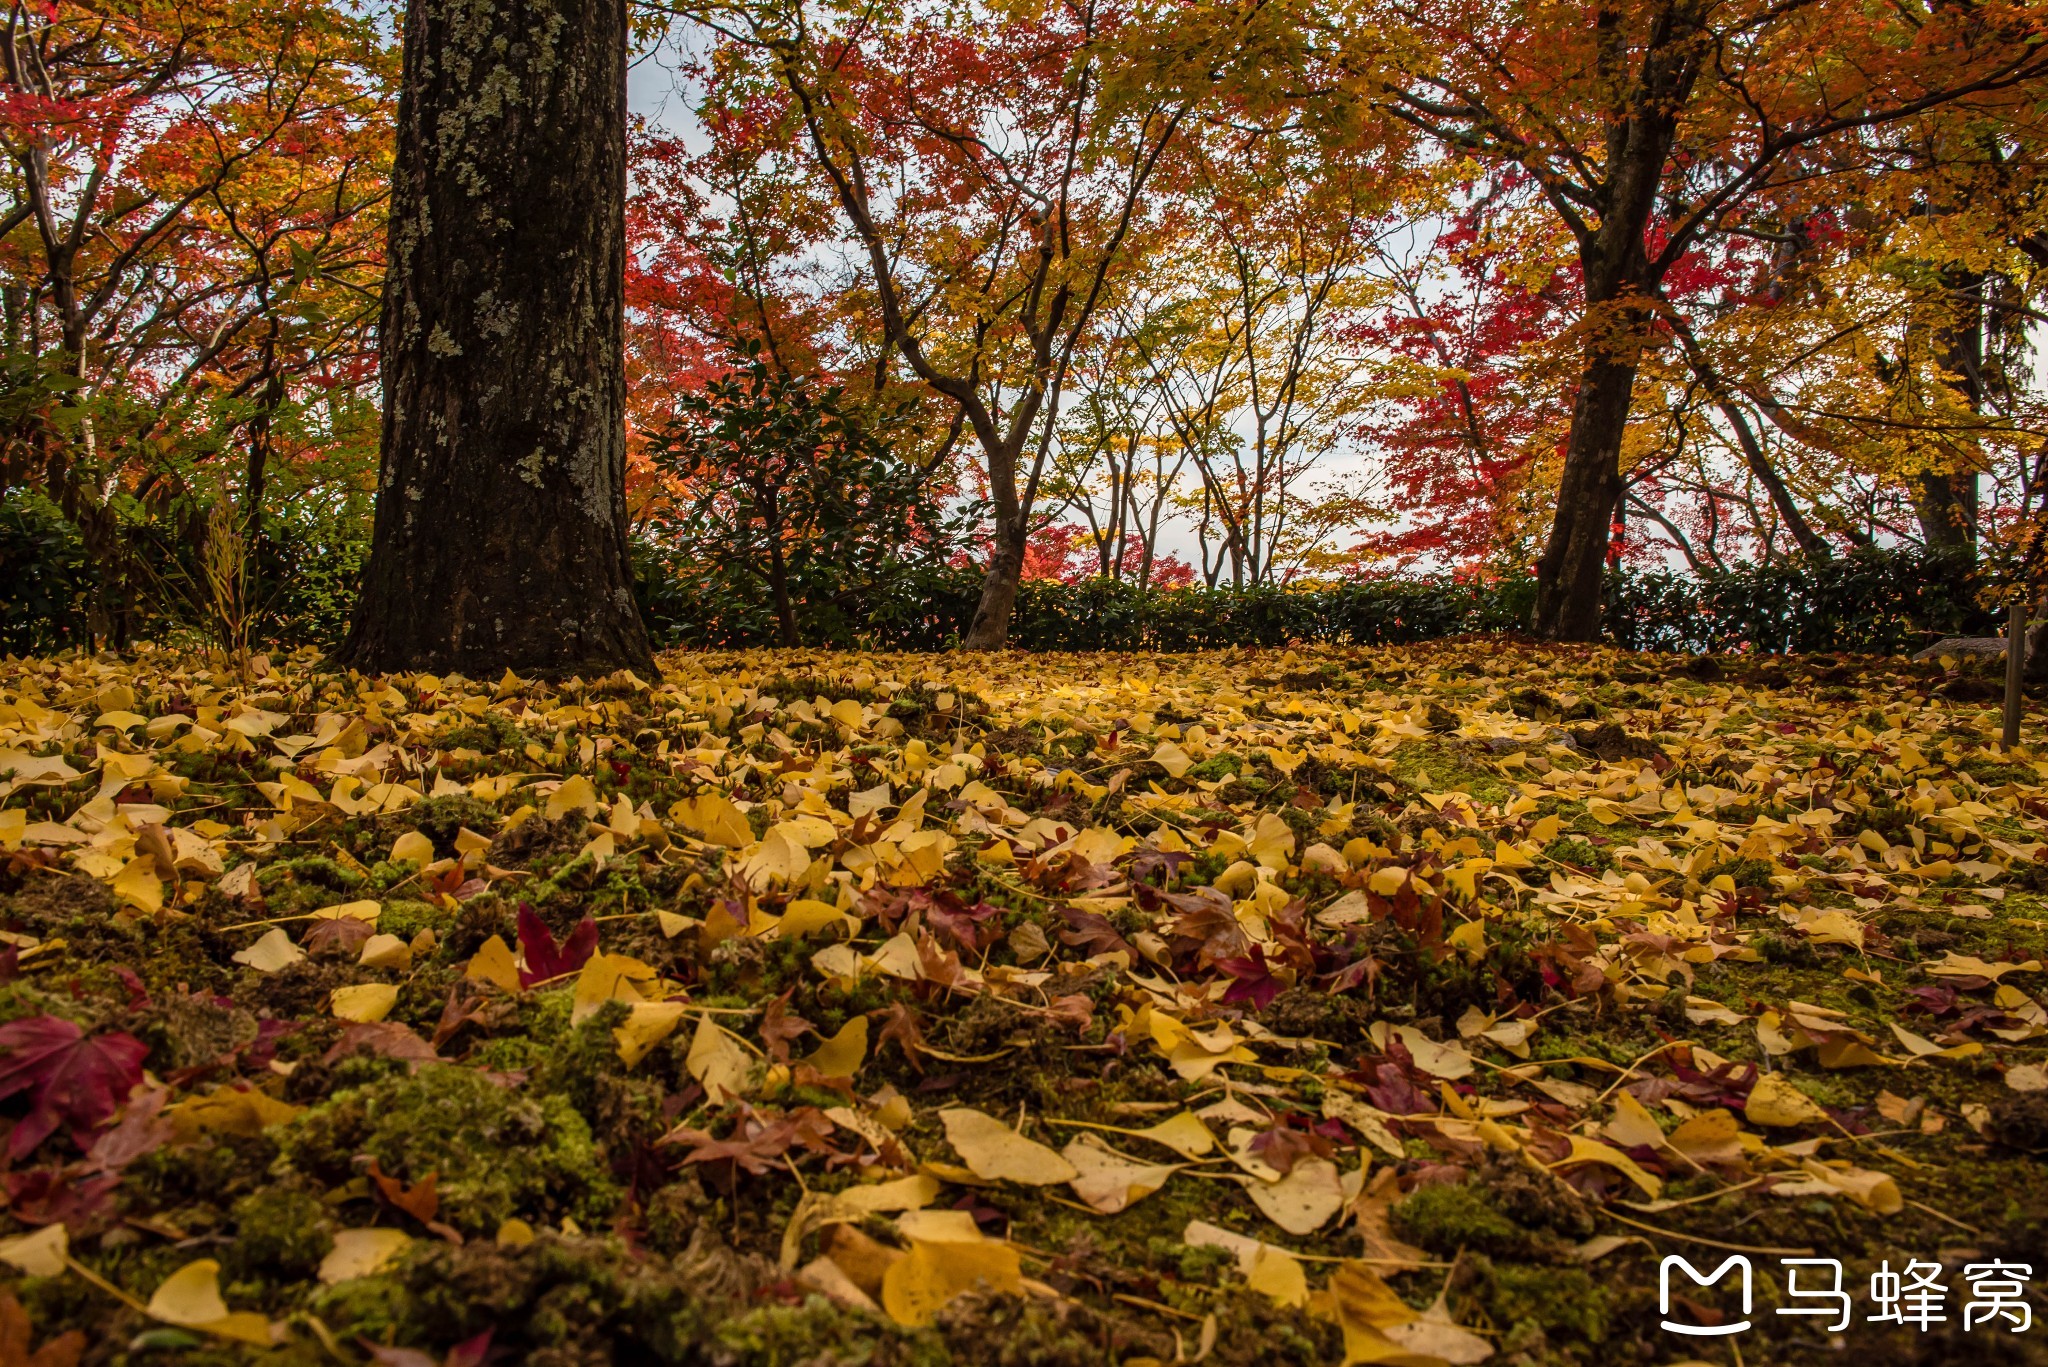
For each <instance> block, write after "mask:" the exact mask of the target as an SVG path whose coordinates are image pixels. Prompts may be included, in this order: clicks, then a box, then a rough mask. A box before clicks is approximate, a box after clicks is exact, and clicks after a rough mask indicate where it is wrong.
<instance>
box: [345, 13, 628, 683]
mask: <svg viewBox="0 0 2048 1367" xmlns="http://www.w3.org/2000/svg"><path fill="white" fill-rule="evenodd" d="M625 134H626V6H625V0H553V2H551V3H543V0H412V3H411V5H410V7H409V9H408V10H407V13H406V23H405V57H404V84H403V86H402V88H401V92H400V97H399V111H398V146H397V155H396V162H395V165H394V166H393V173H392V195H391V229H390V256H389V268H388V269H389V275H388V278H387V281H386V284H385V292H384V313H383V320H382V332H381V342H380V344H381V361H382V366H383V381H384V431H383V470H382V473H381V475H380V478H379V481H378V487H377V518H376V528H375V532H374V536H373V540H372V543H371V553H370V563H369V566H368V568H367V569H366V571H365V574H364V583H363V593H362V597H361V599H360V601H359V602H358V604H357V606H356V614H355V620H354V622H353V623H352V625H351V628H350V631H349V638H348V641H347V643H346V644H345V645H344V646H343V648H342V657H343V659H344V661H345V662H346V663H348V664H350V665H353V666H355V667H357V668H360V669H366V670H403V669H432V670H437V671H443V672H446V671H460V672H462V673H465V674H470V675H477V676H481V675H487V674H494V673H496V672H498V671H499V670H502V669H505V668H508V667H509V668H511V669H515V670H522V671H531V672H537V673H547V674H555V675H562V674H569V673H580V674H601V673H607V672H610V671H612V670H615V669H618V668H621V667H631V668H635V669H642V670H651V669H652V668H653V657H652V655H651V653H650V652H649V649H648V643H647V633H646V629H645V627H644V626H643V625H642V624H641V621H640V615H639V612H638V610H637V608H636V607H635V606H634V602H633V594H632V589H631V576H630V570H629V567H628V563H627V553H626V530H625V529H626V506H625V460H626V440H625V437H626V433H625V368H624V333H623V326H624V295H625V188H626V136H625Z"/></svg>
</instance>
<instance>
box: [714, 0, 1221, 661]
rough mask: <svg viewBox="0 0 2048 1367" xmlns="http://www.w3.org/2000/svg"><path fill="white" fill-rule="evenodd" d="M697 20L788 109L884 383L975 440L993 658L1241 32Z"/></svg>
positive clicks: (783, 11) (923, 20)
mask: <svg viewBox="0 0 2048 1367" xmlns="http://www.w3.org/2000/svg"><path fill="white" fill-rule="evenodd" d="M692 12H693V13H696V14H698V15H699V17H700V18H702V19H703V20H704V21H705V22H706V23H709V24H711V25H712V26H714V27H715V28H716V29H717V30H718V32H720V33H721V34H722V35H723V37H724V38H725V39H726V41H727V42H729V43H730V44H731V45H732V52H731V54H730V59H729V61H730V65H731V66H733V67H734V68H737V69H739V70H742V71H744V72H745V73H747V74H748V75H750V76H753V77H754V78H755V79H754V80H753V82H752V83H745V82H743V83H742V84H741V88H742V89H743V90H745V91H746V92H747V94H748V95H749V97H750V98H752V99H755V100H758V98H759V94H758V91H759V85H760V83H762V82H773V83H775V84H776V85H779V86H780V87H781V89H782V90H783V91H785V92H786V95H787V101H788V103H787V107H786V109H785V111H784V112H783V115H782V118H781V120H780V122H779V123H778V124H776V125H774V127H775V128H776V129H777V131H778V132H780V133H782V134H783V135H785V136H793V137H796V138H798V139H800V141H801V144H802V145H803V146H804V147H805V148H806V150H807V151H808V153H809V155H810V157H811V159H812V160H813V161H814V163H815V165H816V168H817V170H818V171H819V172H820V173H821V174H822V176H823V178H824V180H825V181H826V183H827V184H828V185H829V187H830V189H831V192H832V194H833V196H834V198H835V200H836V202H837V204H838V207H839V210H840V212H841V213H842V214H843V215H844V218H845V221H846V223H847V225H848V227H849V228H850V230H851V233H852V236H853V238H854V240H855V242H856V244H857V250H858V252H859V254H860V257H861V259H862V265H863V266H864V268H865V275H864V278H863V280H862V282H861V283H862V288H863V289H864V290H867V291H871V292H872V297H873V304H874V314H875V320H876V322H877V323H878V327H877V331H878V333H879V345H878V347H877V355H876V359H875V362H874V365H875V369H876V372H877V374H878V375H885V374H887V373H888V372H889V371H890V370H891V369H892V365H893V363H894V362H895V361H896V360H898V359H899V358H900V361H901V364H902V365H904V366H905V367H907V368H908V370H909V372H910V374H911V375H912V376H914V377H915V379H916V380H917V381H918V382H920V383H921V384H922V385H923V386H925V387H926V388H927V389H928V390H929V391H930V392H932V393H934V394H936V395H938V396H940V397H942V398H943V399H944V400H945V401H946V402H947V403H949V404H950V405H952V406H953V407H954V408H955V409H956V411H957V414H958V416H959V419H960V421H961V423H962V424H963V425H964V427H965V428H966V430H967V431H968V433H969V434H971V437H972V439H973V441H974V443H975V446H976V448H977V450H978V452H979V457H980V459H979V469H978V471H977V474H976V478H977V480H978V482H979V484H980V486H981V491H982V492H983V493H985V495H986V497H987V498H988V500H989V504H990V518H991V527H990V538H989V540H990V552H989V554H990V562H989V566H988V574H987V579H986V582H985V585H984V587H983V591H982V597H981V600H980V603H979V605H978V607H977V609H976V611H975V616H974V621H973V623H972V624H971V625H970V627H969V629H968V630H967V632H966V634H965V637H964V644H966V645H967V646H968V647H970V648H991V647H995V646H1000V645H1001V644H1002V643H1003V641H1004V639H1005V636H1006V634H1007V631H1008V621H1009V616H1010V612H1011V609H1012V606H1013V604H1014V602H1015V597H1016V587H1017V583H1018V582H1019V580H1020V578H1021V576H1022V572H1023V564H1024V557H1025V554H1026V547H1027V545H1028V543H1029V541H1030V539H1031V535H1032V531H1033V527H1034V517H1033V510H1034V505H1035V504H1036V502H1037V499H1038V496H1039V493H1040V486H1041V483H1042V481H1043V479H1044V477H1045V475H1046V473H1047V468H1048V459H1049V454H1050V451H1051V447H1052V442H1053V438H1054V433H1055V429H1056V427H1057V424H1058V418H1059V414H1060V412H1061V409H1062V404H1063V400H1064V397H1065V395H1066V394H1067V391H1068V388H1069V385H1070V383H1071V382H1072V380H1073V378H1074V366H1075V362H1076V359H1077V356H1078V355H1079V353H1080V352H1081V350H1082V349H1083V347H1084V346H1085V344H1086V343H1087V341H1088V340H1089V338H1090V335H1091V330H1092V329H1093V328H1094V326H1095V325H1096V323H1097V320H1098V316H1099V314H1100V313H1101V311H1102V309H1103V307H1104V305H1105V304H1106V302H1107V299H1108V296H1109V293H1110V291H1111V289H1112V284H1113V279H1114V277H1115V275H1116V273H1117V271H1118V270H1119V269H1120V268H1121V267H1122V265H1123V264H1124V263H1125V261H1126V259H1127V256H1128V254H1129V252H1130V250H1131V249H1132V246H1133V244H1134V241H1135V235H1136V234H1138V232H1139V231H1140V229H1141V226H1142V223H1143V220H1144V219H1145V218H1146V217H1147V216H1148V214H1147V198H1146V195H1147V189H1148V187H1149V186H1150V185H1151V184H1152V182H1153V179H1154V176H1155V173H1156V172H1157V171H1158V170H1159V167H1160V164H1161V161H1162V159H1163V158H1165V157H1166V156H1167V154H1168V152H1169V150H1170V149H1171V148H1172V146H1173V145H1174V143H1175V141H1176V139H1177V138H1178V137H1179V135H1180V132H1181V130H1182V127H1183V124H1184V122H1185V120H1186V119H1187V117H1188V115H1189V112H1190V110H1191V109H1192V108H1193V107H1194V105H1195V103H1196V101H1197V100H1198V99H1199V98H1200V97H1201V95H1202V94H1203V93H1204V91H1205V89H1206V88H1207V85H1208V84H1209V82H1210V81H1211V79H1212V77H1211V71H1212V69H1213V68H1215V67H1216V66H1218V65H1220V64H1223V63H1226V62H1242V61H1246V60H1253V61H1255V60H1256V58H1257V51H1256V48H1255V47H1248V46H1247V45H1245V44H1244V41H1243V40H1244V38H1245V22H1244V18H1243V16H1240V15H1236V14H1220V15H1219V18H1218V20H1217V22H1216V23H1215V24H1214V25H1213V26H1206V27H1205V26H1202V25H1181V26H1180V27H1179V28H1178V29H1177V30H1166V31H1165V32H1164V33H1162V30H1160V29H1159V28H1158V27H1157V25H1158V24H1159V23H1161V22H1162V21H1165V20H1167V19H1168V16H1165V15H1164V14H1162V15H1146V14H1141V13H1136V12H1133V13H1130V14H1126V13H1123V12H1120V11H1111V10H1106V9H1099V8H1097V7H1095V6H1093V5H1077V4H1066V3H1054V4H1045V5H1037V6H1030V7H1025V8H1023V9H1019V10H1017V11H1015V12H1014V13H1011V14H1008V15H1005V16H1004V17H1003V18H1002V20H1001V21H1000V22H997V23H994V24H991V25H989V26H988V27H986V28H985V29H983V30H981V31H980V32H979V33H977V34H970V33H967V32H964V31H962V30H961V29H959V28H958V27H957V26H956V25H953V24H952V23H951V22H950V19H949V16H948V15H947V14H946V13H945V11H943V10H942V9H939V8H936V7H933V8H930V9H925V8H920V7H915V6H913V7H907V8H905V9H904V10H902V11H901V12H900V13H896V14H893V15H891V16H890V17H889V18H888V20H887V21H886V22H885V21H883V19H882V17H881V16H874V15H867V16H862V17H861V18H860V19H859V20H858V21H847V20H845V19H843V18H841V17H839V16H836V15H834V14H833V13H831V12H830V11H829V10H827V9H824V8H818V9H814V8H812V7H811V6H809V5H806V4H803V3H794V4H788V3H770V4H761V5H715V6H711V5H707V6H702V7H693V10H692ZM1252 13H1253V15H1254V16H1256V10H1254V11H1252ZM1155 40H1160V41H1170V42H1171V43H1173V44H1174V45H1175V47H1176V50H1175V51H1174V53H1173V61H1174V62H1175V63H1176V66H1175V81H1177V82H1178V84H1172V83H1168V82H1160V83H1159V84H1157V85H1150V84H1146V83H1143V82H1140V81H1137V80H1135V79H1133V73H1134V72H1135V71H1139V70H1143V69H1146V68H1147V67H1149V68H1150V69H1153V70H1158V69H1159V68H1160V63H1159V62H1158V61H1157V60H1151V61H1138V60H1134V55H1135V54H1136V53H1138V52H1141V51H1148V50H1150V48H1149V47H1148V45H1152V44H1154V43H1155ZM742 64H744V65H742Z"/></svg>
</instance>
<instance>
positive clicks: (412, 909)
mask: <svg viewBox="0 0 2048 1367" xmlns="http://www.w3.org/2000/svg"><path fill="white" fill-rule="evenodd" d="M454 921H455V918H454V916H453V915H451V914H450V913H449V912H448V911H446V910H445V909H443V908H441V907H437V906H434V905H432V904H431V903H428V902H415V901H412V900H410V899H409V898H403V897H400V898H394V899H393V900H391V901H389V902H386V903H385V904H384V910H383V912H382V913H381V914H380V915H379V916H378V917H377V929H378V930H380V931H382V932H383V933H384V934H386V935H396V936H397V937H398V938H399V939H401V940H410V939H412V937H413V936H415V935H417V934H419V933H420V932H421V931H423V930H431V931H433V932H434V933H435V934H436V935H439V934H440V933H441V932H443V931H445V930H446V929H447V928H448V927H449V926H450V925H452V924H454Z"/></svg>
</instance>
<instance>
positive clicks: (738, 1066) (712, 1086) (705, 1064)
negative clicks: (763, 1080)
mask: <svg viewBox="0 0 2048 1367" xmlns="http://www.w3.org/2000/svg"><path fill="white" fill-rule="evenodd" d="M683 1066H684V1067H685V1068H687V1069H689V1070H690V1076H691V1077H693V1078H695V1079H697V1081H698V1082H700V1083H702V1084H703V1086H704V1091H705V1092H706V1094H708V1095H709V1096H710V1098H711V1101H712V1104H713V1105H717V1104H720V1103H722V1102H725V1101H728V1100H731V1099H732V1098H735V1097H739V1096H742V1095H744V1094H745V1092H746V1090H747V1080H748V1077H749V1076H750V1075H751V1074H752V1072H753V1070H754V1061H753V1059H752V1058H751V1057H749V1055H748V1054H747V1051H746V1050H744V1049H742V1048H741V1047H740V1045H739V1042H738V1041H737V1040H735V1039H734V1038H733V1037H732V1036H731V1035H729V1034H727V1033H726V1032H725V1031H724V1030H722V1029H720V1028H719V1027H718V1024H717V1022H715V1021H713V1020H712V1019H711V1017H710V1016H708V1015H707V1016H699V1017H698V1018H697V1033H696V1034H695V1035H694V1036H692V1037H691V1039H690V1052H689V1055H688V1056H687V1057H686V1058H685V1059H684V1060H683Z"/></svg>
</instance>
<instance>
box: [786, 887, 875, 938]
mask: <svg viewBox="0 0 2048 1367" xmlns="http://www.w3.org/2000/svg"><path fill="white" fill-rule="evenodd" d="M776 924H777V925H778V926H779V927H780V928H781V935H782V938H783V939H785V940H801V939H803V938H804V937H805V936H807V935H816V934H817V933H818V932H819V931H821V930H828V929H839V928H842V927H843V928H845V929H847V930H849V931H858V930H859V929H860V919H859V918H858V917H855V916H849V915H847V914H846V913H845V912H843V911H841V910H840V909H839V908H837V907H835V906H833V905H832V904H831V903H830V902H820V901H818V900H817V899H816V898H815V897H799V898H797V899H796V900H795V901H793V902H791V903H790V904H789V906H788V908H787V909H786V910H785V911H784V912H783V913H782V919H781V920H780V921H778V922H777V923H776Z"/></svg>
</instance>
